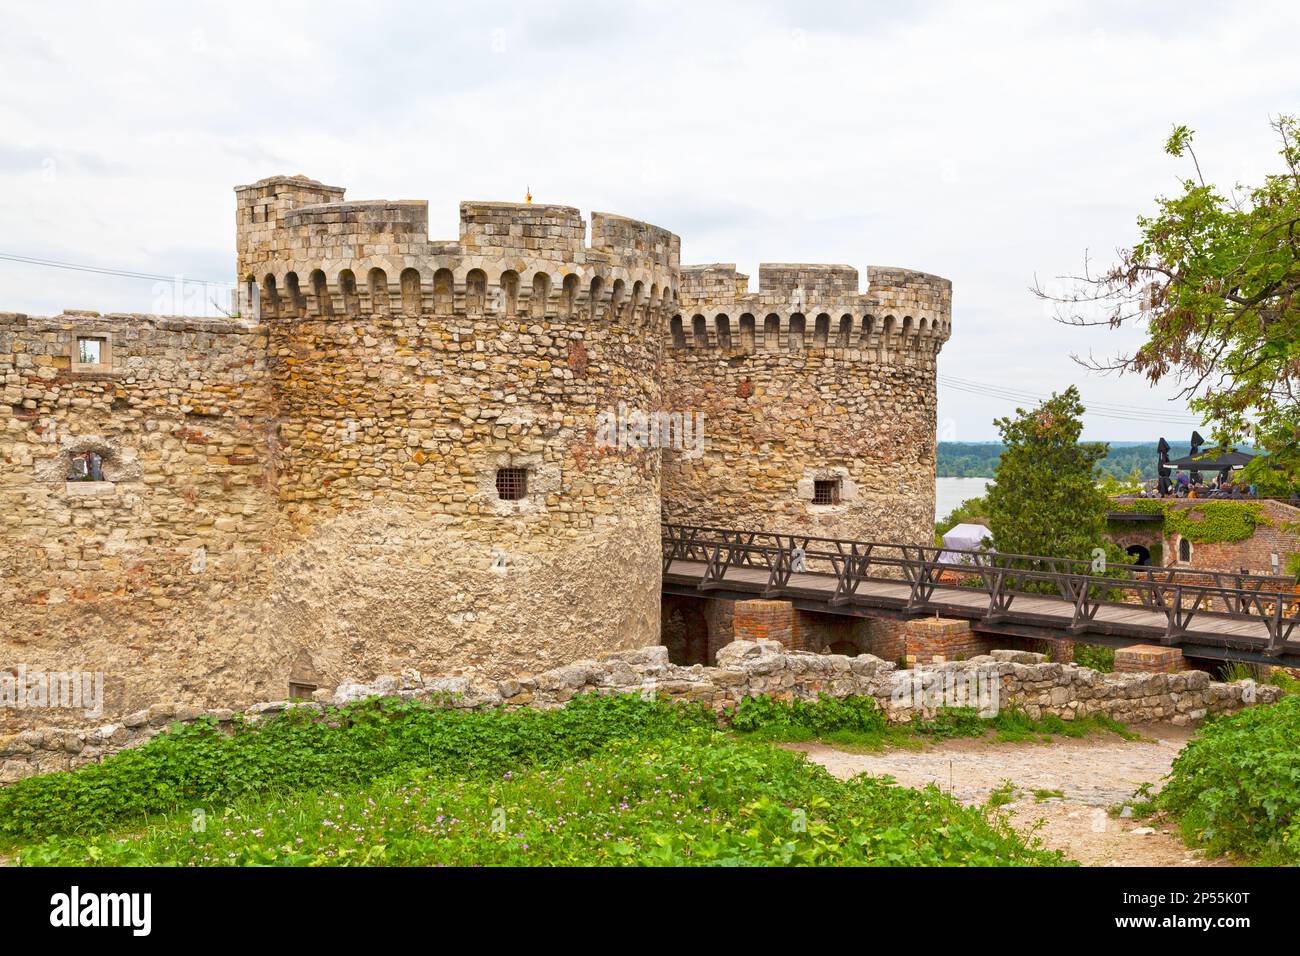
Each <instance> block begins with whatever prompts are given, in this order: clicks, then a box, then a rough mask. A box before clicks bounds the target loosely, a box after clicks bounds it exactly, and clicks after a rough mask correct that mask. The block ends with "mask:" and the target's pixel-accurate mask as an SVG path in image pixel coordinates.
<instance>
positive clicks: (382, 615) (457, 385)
mask: <svg viewBox="0 0 1300 956" xmlns="http://www.w3.org/2000/svg"><path fill="white" fill-rule="evenodd" d="M235 192H236V210H237V213H236V214H237V228H236V250H237V257H238V265H237V268H238V273H237V279H238V282H239V286H240V304H239V310H238V313H237V314H235V315H233V316H228V317H227V316H222V317H219V318H199V317H195V318H176V317H161V316H153V315H100V314H98V313H95V312H85V311H68V312H65V313H64V314H62V315H59V316H55V317H48V318H42V317H35V316H26V315H20V314H15V313H0V463H3V468H2V469H0V513H3V515H4V524H3V531H2V532H0V669H8V670H10V671H14V670H15V669H16V668H17V667H18V666H19V665H25V667H26V669H27V670H28V671H39V670H42V669H43V670H45V671H50V672H56V671H57V672H70V671H81V672H93V673H97V674H98V673H102V674H103V675H104V686H105V696H106V700H105V701H104V705H105V708H104V709H105V713H106V714H107V715H108V716H109V717H110V718H118V717H122V716H124V715H127V714H131V713H134V712H137V711H139V710H140V709H142V708H147V707H149V706H151V705H155V704H159V703H164V702H166V703H170V702H173V701H179V702H181V703H182V704H183V705H184V706H187V707H192V708H212V707H224V708H239V707H244V706H248V705H250V704H252V703H253V702H255V701H259V700H267V699H279V698H282V697H285V696H290V695H292V696H298V697H303V696H309V695H310V694H311V693H312V692H313V690H315V689H317V688H320V687H327V686H333V685H335V684H337V683H338V682H339V681H340V680H341V679H343V677H345V676H347V675H354V676H361V677H366V676H374V675H381V674H388V673H395V672H398V671H400V670H402V669H403V668H416V669H418V670H421V671H425V672H431V673H432V672H445V671H448V670H451V669H454V668H456V667H474V668H477V669H479V670H482V671H483V672H485V673H489V674H493V675H495V676H497V677H505V676H508V675H509V674H511V673H517V672H520V671H533V672H536V671H541V670H544V669H546V668H548V667H551V666H554V665H556V664H560V663H563V662H565V661H570V660H575V659H579V658H584V657H592V656H594V655H596V654H598V653H601V652H605V651H610V650H617V649H620V648H633V647H638V646H642V645H645V644H648V643H652V642H655V641H658V640H659V639H660V549H659V540H660V522H661V520H662V519H663V518H667V519H669V520H678V519H680V520H690V521H697V520H698V521H707V522H710V523H714V522H717V523H722V522H726V523H732V522H736V521H742V520H743V521H746V522H753V523H756V524H760V525H762V526H764V527H765V528H767V529H768V530H779V531H798V530H808V531H817V532H822V533H830V532H834V533H838V534H843V535H862V534H864V533H866V532H867V531H870V532H871V534H872V536H874V537H891V538H895V539H897V540H901V541H913V542H918V543H919V542H923V541H928V540H929V538H930V535H931V531H932V526H931V519H932V512H933V502H932V496H933V477H934V448H933V445H934V405H935V384H934V360H935V356H936V354H937V352H938V350H939V349H940V347H941V346H942V344H943V342H944V341H945V340H946V339H947V337H948V335H949V331H950V311H951V289H950V285H949V283H948V282H947V281H945V280H943V279H938V278H936V277H933V276H928V275H926V274H924V273H919V272H911V271H908V270H901V269H892V268H890V269H883V268H879V267H871V268H869V269H868V273H867V278H868V285H867V289H866V291H859V288H858V275H857V272H856V270H854V269H851V268H849V267H847V266H821V265H811V266H809V265H764V266H762V267H760V280H759V287H760V288H759V292H757V293H756V294H751V293H749V292H748V290H747V288H746V286H745V282H744V281H743V280H744V278H745V277H743V276H739V275H737V274H736V273H735V269H734V267H717V266H708V267H686V268H683V267H682V266H681V263H680V240H679V239H678V237H677V236H676V235H674V234H673V233H671V232H669V231H667V230H665V229H662V228H660V227H657V226H653V225H650V224H648V223H644V222H639V221H636V220H632V219H627V218H624V217H621V216H615V215H610V214H607V213H598V212H597V213H592V214H591V216H590V219H589V221H588V220H584V218H583V217H582V215H581V213H579V211H578V210H576V209H574V208H571V207H568V206H557V205H544V204H532V203H524V204H511V203H488V202H466V203H462V204H461V208H460V223H459V235H458V237H457V238H456V239H455V240H450V241H447V240H432V239H430V238H429V234H428V209H427V204H426V203H424V202H422V201H400V202H392V201H374V202H350V201H345V200H344V191H343V189H341V188H339V187H333V186H326V185H323V184H321V183H318V182H314V181H312V180H309V179H306V178H304V177H300V176H293V177H291V176H276V177H271V178H268V179H264V180H261V181H259V182H257V183H253V184H251V185H248V186H240V187H238V188H237V189H236V191H235ZM686 329H690V331H691V335H692V338H691V339H690V340H689V341H688V340H687V338H686V335H685V330H686ZM760 331H761V335H760ZM620 407H623V408H630V409H636V410H640V411H644V412H655V411H659V410H664V409H666V410H669V411H678V412H686V413H690V412H697V411H698V412H703V413H704V414H705V451H704V454H703V455H702V456H701V457H699V458H692V459H685V458H682V457H681V456H675V455H674V454H673V453H672V452H671V450H670V451H668V452H665V453H663V454H662V455H661V452H660V450H659V449H658V448H637V447H632V448H618V449H611V448H608V447H605V446H604V445H602V443H601V442H599V441H598V440H597V437H596V435H597V422H598V420H599V418H600V416H601V415H602V414H606V413H609V412H611V411H614V410H617V409H619V408H620ZM661 460H662V461H663V462H664V464H663V473H664V475H665V476H666V477H664V478H663V479H662V481H661ZM67 719H70V718H69V715H68V714H65V713H61V712H56V711H40V710H24V711H17V710H12V709H4V710H0V730H2V729H5V728H6V727H7V728H11V729H12V728H21V727H36V726H50V725H51V724H55V725H58V724H59V722H60V721H65V720H67Z"/></svg>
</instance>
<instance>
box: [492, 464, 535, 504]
mask: <svg viewBox="0 0 1300 956" xmlns="http://www.w3.org/2000/svg"><path fill="white" fill-rule="evenodd" d="M497 497H498V498H500V499H501V500H502V501H522V500H523V499H524V498H527V497H528V469H527V468H498V469H497Z"/></svg>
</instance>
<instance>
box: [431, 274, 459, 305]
mask: <svg viewBox="0 0 1300 956" xmlns="http://www.w3.org/2000/svg"><path fill="white" fill-rule="evenodd" d="M455 310H456V279H455V276H453V275H452V274H451V270H450V269H439V270H438V271H437V272H435V273H434V274H433V312H434V314H435V315H442V316H447V315H451V314H452V313H453V312H454V311H455Z"/></svg>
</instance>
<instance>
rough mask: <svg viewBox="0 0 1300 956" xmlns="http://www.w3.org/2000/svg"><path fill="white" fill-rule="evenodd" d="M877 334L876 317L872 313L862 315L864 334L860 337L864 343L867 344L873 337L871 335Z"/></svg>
mask: <svg viewBox="0 0 1300 956" xmlns="http://www.w3.org/2000/svg"><path fill="white" fill-rule="evenodd" d="M875 334H876V320H875V318H874V317H873V316H870V315H864V316H863V317H862V335H861V339H860V341H861V343H862V344H863V345H866V344H867V341H868V340H869V339H870V338H871V336H873V335H875Z"/></svg>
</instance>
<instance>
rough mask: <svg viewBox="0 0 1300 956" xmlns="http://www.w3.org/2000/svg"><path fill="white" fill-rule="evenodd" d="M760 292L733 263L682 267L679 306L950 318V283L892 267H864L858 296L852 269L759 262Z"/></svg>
mask: <svg viewBox="0 0 1300 956" xmlns="http://www.w3.org/2000/svg"><path fill="white" fill-rule="evenodd" d="M758 269H759V272H758V274H759V290H758V292H750V291H749V289H748V277H747V276H745V275H744V274H743V273H739V272H737V271H736V266H735V264H734V263H725V262H723V263H710V264H707V265H684V266H682V267H681V276H682V285H681V305H682V309H683V310H684V311H696V312H700V313H703V314H714V313H736V314H740V313H743V312H752V313H755V314H767V313H777V314H789V313H801V314H807V315H816V314H818V313H823V312H824V313H827V314H832V315H835V316H837V317H838V316H840V315H841V314H844V313H851V314H858V313H861V314H869V315H873V316H877V315H878V316H879V317H880V318H885V317H887V316H890V315H893V316H895V317H896V318H898V319H899V320H900V321H901V320H902V319H904V318H906V317H907V316H911V317H913V318H914V319H916V320H918V321H919V320H920V319H921V318H927V319H929V320H931V322H932V323H937V324H938V325H940V326H946V325H947V324H948V322H949V320H950V319H951V315H952V282H950V281H949V280H948V279H944V278H942V277H941V276H936V275H931V274H930V273H928V272H918V271H916V270H915V269H901V268H898V267H895V266H868V267H867V289H866V291H865V292H859V291H858V270H857V269H855V268H853V267H852V266H847V265H835V264H815V263H770V262H764V263H761V264H760V265H759V267H758Z"/></svg>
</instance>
